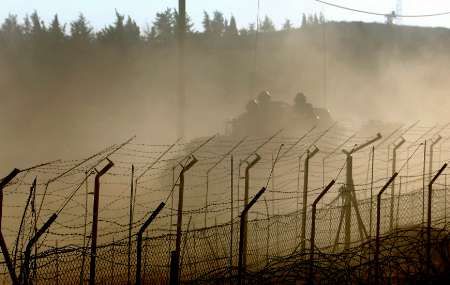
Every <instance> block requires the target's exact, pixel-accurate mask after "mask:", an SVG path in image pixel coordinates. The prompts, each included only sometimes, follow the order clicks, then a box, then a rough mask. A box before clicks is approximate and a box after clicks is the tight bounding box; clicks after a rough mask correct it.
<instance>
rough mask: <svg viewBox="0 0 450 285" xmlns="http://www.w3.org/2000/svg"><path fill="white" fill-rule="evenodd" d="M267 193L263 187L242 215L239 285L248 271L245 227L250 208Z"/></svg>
mask: <svg viewBox="0 0 450 285" xmlns="http://www.w3.org/2000/svg"><path fill="white" fill-rule="evenodd" d="M265 191H266V188H265V187H263V188H261V190H259V192H258V193H256V195H255V197H253V199H252V200H251V201H250V203H248V204H247V205H246V206H245V208H244V210H243V211H242V214H241V219H240V228H239V264H238V284H239V285H241V284H242V275H243V274H244V273H245V270H246V265H247V264H246V263H245V261H246V260H245V256H246V255H247V249H246V247H245V246H244V245H245V244H244V242H245V240H246V238H247V237H246V235H247V232H246V228H245V225H246V223H247V214H248V211H249V210H250V208H251V207H252V206H253V205H254V204H255V203H256V202H257V201H258V199H259V198H260V197H261V195H262V194H264V192H265Z"/></svg>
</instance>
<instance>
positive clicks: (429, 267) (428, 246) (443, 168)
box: [426, 163, 447, 276]
mask: <svg viewBox="0 0 450 285" xmlns="http://www.w3.org/2000/svg"><path fill="white" fill-rule="evenodd" d="M445 168H447V163H445V164H444V165H442V167H441V169H439V171H438V172H437V173H436V175H435V176H434V177H433V178H432V179H431V181H430V184H428V209H427V210H428V217H427V218H428V219H427V247H426V250H427V252H426V257H427V275H428V276H429V275H430V274H431V267H432V263H431V262H432V261H431V197H432V196H431V195H432V190H433V183H434V182H435V181H436V179H438V177H439V176H440V175H441V174H442V172H443V171H444V170H445Z"/></svg>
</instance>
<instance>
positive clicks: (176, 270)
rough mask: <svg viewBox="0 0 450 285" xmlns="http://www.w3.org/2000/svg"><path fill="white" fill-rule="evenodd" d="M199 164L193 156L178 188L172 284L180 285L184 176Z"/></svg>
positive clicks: (171, 272)
mask: <svg viewBox="0 0 450 285" xmlns="http://www.w3.org/2000/svg"><path fill="white" fill-rule="evenodd" d="M197 162H198V160H197V158H195V156H193V155H192V156H191V161H190V162H189V163H188V164H187V165H186V166H183V169H182V170H181V172H180V184H179V186H178V212H177V236H176V240H175V250H174V251H172V253H171V255H170V284H171V285H176V284H179V278H180V276H179V272H180V251H181V226H182V222H183V195H184V174H185V173H186V171H188V170H189V169H190V168H191V167H192V166H194V164H196V163H197Z"/></svg>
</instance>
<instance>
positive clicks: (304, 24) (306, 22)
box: [302, 13, 308, 28]
mask: <svg viewBox="0 0 450 285" xmlns="http://www.w3.org/2000/svg"><path fill="white" fill-rule="evenodd" d="M307 25H308V18H306V14H305V13H303V14H302V28H306V26H307Z"/></svg>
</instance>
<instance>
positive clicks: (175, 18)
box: [172, 10, 194, 34]
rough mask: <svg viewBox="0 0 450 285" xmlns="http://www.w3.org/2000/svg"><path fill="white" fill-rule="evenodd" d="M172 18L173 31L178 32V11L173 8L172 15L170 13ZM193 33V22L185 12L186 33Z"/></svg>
mask: <svg viewBox="0 0 450 285" xmlns="http://www.w3.org/2000/svg"><path fill="white" fill-rule="evenodd" d="M172 19H173V24H172V26H173V29H174V33H175V34H176V33H177V32H178V19H179V17H178V11H176V10H174V11H173V15H172ZM193 33H194V23H192V20H191V17H189V15H187V14H186V34H193Z"/></svg>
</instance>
